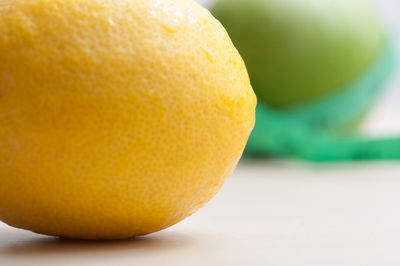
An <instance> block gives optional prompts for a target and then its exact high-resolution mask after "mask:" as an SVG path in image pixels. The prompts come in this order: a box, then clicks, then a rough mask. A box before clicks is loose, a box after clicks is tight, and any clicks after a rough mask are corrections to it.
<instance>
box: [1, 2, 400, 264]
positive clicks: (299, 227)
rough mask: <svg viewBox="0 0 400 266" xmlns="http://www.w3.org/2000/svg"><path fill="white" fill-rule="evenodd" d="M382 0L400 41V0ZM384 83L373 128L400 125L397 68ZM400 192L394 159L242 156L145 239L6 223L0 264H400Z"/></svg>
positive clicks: (392, 130) (399, 167)
mask: <svg viewBox="0 0 400 266" xmlns="http://www.w3.org/2000/svg"><path fill="white" fill-rule="evenodd" d="M199 1H200V2H203V4H204V3H205V4H208V5H209V4H210V3H212V1H213V0H199ZM375 2H377V3H378V4H379V7H380V10H382V12H383V14H384V16H383V17H384V19H385V21H386V23H387V25H388V29H389V32H391V36H392V37H393V40H394V41H397V42H398V43H400V20H399V17H398V12H399V10H400V2H399V1H398V0H375ZM387 87H388V89H387V90H385V91H384V92H383V93H382V95H381V96H380V99H379V100H378V102H377V104H376V105H375V107H374V108H373V110H371V113H370V115H369V118H368V119H367V120H366V122H365V123H364V125H363V126H362V129H363V131H365V132H366V133H367V134H371V135H382V134H386V135H393V134H397V135H398V133H399V132H400V120H399V119H398V117H399V115H400V108H399V104H398V99H399V98H400V89H399V88H400V75H399V71H397V74H394V76H393V79H392V80H391V81H390V82H389V83H388V86H387ZM399 191H400V164H399V163H396V162H381V163H378V162H369V163H342V164H317V165H313V164H306V163H302V162H296V161H275V160H256V161H244V162H242V163H241V164H240V165H239V167H238V168H237V170H236V171H235V173H234V174H233V176H232V177H231V178H230V179H229V180H228V182H227V184H226V185H225V186H224V187H223V189H222V190H221V192H220V193H219V194H218V195H217V196H216V197H215V198H214V199H213V200H212V201H211V202H210V203H209V204H208V205H207V206H206V207H204V208H203V209H201V210H200V211H199V212H197V213H196V214H194V215H193V216H192V217H189V218H188V219H186V220H185V221H183V222H181V223H179V224H177V225H175V226H173V227H172V228H169V229H167V230H164V231H162V232H159V233H155V234H152V235H149V236H147V237H143V238H137V239H133V240H129V241H117V242H87V241H68V240H60V239H58V238H53V237H47V236H41V235H37V234H34V233H31V232H28V231H23V230H18V229H14V228H11V227H8V226H6V225H4V224H1V223H0V265H1V266H3V265H7V266H8V265H17V266H19V265H21V266H24V265H29V266H36V265H38V266H39V265H40V266H46V265H52V266H53V265H61V266H62V265H79V266H81V265H107V266H109V265H118V266H119V265H122V266H123V265H148V266H152V265H154V266H159V265H171V266H172V265H174V266H177V265H193V266H196V265H211V266H212V265H233V266H234V265H271V266H289V265H293V266H303V265H304V266H314V265H316V266H321V265H324V266H330V265H332V266H338V265H340V266H347V265H349V266H361V265H362V266H370V265H371V266H372V265H373V266H377V265H379V266H389V265H390V266H391V265H393V266H398V265H400V252H399V249H400V210H399V207H398V204H399V203H400V193H399Z"/></svg>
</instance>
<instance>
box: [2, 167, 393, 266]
mask: <svg viewBox="0 0 400 266" xmlns="http://www.w3.org/2000/svg"><path fill="white" fill-rule="evenodd" d="M399 203H400V164H399V163H394V162H393V163H389V162H386V163H346V164H317V165H311V164H306V163H303V162H296V161H268V160H259V161H245V162H242V163H241V164H240V165H239V167H238V168H237V170H236V171H235V173H234V174H233V176H232V177H231V178H230V179H229V180H228V182H227V184H226V185H225V186H224V187H223V189H222V190H221V191H220V193H219V194H218V195H217V196H216V197H215V198H214V199H213V200H212V201H211V202H210V203H209V204H208V205H207V206H206V207H204V208H203V209H201V210H200V211H199V212H198V213H196V214H195V215H193V216H192V217H189V218H188V219H186V220H185V221H183V222H181V223H179V224H177V225H175V226H173V227H172V228H170V229H167V230H164V231H162V232H159V233H155V234H152V235H150V236H147V237H142V238H139V239H134V240H129V241H122V242H121V241H117V242H85V241H68V240H60V239H58V238H52V237H47V236H41V235H37V234H34V233H31V232H27V231H23V230H18V229H13V228H11V227H8V226H6V225H4V224H0V265H29V266H36V265H38V266H39V265H40V266H46V265H154V266H159V265H171V266H172V265H174V266H176V265H273V266H288V265H293V266H302V265H304V266H314V265H315V266H321V265H324V266H330V265H332V266H338V265H340V266H347V265H349V266H358V265H359V266H369V265H371V266H372V265H374V266H389V265H393V266H398V265H400V252H399V251H400V209H399V206H398V205H399Z"/></svg>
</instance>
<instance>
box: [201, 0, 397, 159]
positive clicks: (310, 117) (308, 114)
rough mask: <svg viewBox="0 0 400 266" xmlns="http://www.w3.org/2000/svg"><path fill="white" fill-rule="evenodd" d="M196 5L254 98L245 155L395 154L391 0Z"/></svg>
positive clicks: (337, 156)
mask: <svg viewBox="0 0 400 266" xmlns="http://www.w3.org/2000/svg"><path fill="white" fill-rule="evenodd" d="M198 2H199V3H200V4H202V5H204V6H205V7H207V8H208V9H210V11H211V12H212V13H213V15H214V16H216V18H217V19H219V20H220V21H221V23H222V24H223V25H224V26H225V28H226V29H227V31H228V33H229V34H230V36H231V38H232V40H233V42H234V44H235V46H236V47H237V48H238V50H239V52H240V54H241V55H242V57H243V59H244V61H245V63H246V66H247V69H248V71H249V75H250V79H251V82H252V85H253V88H254V90H255V92H256V94H257V96H258V108H257V111H258V112H257V123H256V127H255V129H254V131H253V134H252V136H251V137H250V140H249V143H248V147H247V149H246V152H245V154H246V155H257V156H259V155H261V156H264V157H265V156H273V157H275V156H279V157H282V156H283V157H299V158H303V159H306V160H311V161H343V160H358V159H399V158H400V140H399V139H398V138H397V136H398V135H399V133H400V121H399V120H398V119H396V117H397V116H398V115H399V113H400V108H399V105H398V100H397V99H398V98H399V97H398V96H399V95H400V92H399V85H400V75H399V71H398V68H397V67H396V62H397V55H398V52H399V45H398V43H399V38H400V37H399V36H400V20H399V19H398V15H397V14H398V11H399V10H400V6H399V5H400V3H399V2H398V1H394V0H385V1H358V0H353V1H312V0H308V1H297V0H284V1H274V0H270V1H258V0H251V1H243V0H235V1H227V0H219V1H217V0H208V1H204V0H203V1H201V0H199V1H198Z"/></svg>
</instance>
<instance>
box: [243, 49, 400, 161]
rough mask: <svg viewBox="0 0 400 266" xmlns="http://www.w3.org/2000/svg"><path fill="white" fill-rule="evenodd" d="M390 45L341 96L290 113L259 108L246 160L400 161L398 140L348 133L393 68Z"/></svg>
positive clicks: (306, 105)
mask: <svg viewBox="0 0 400 266" xmlns="http://www.w3.org/2000/svg"><path fill="white" fill-rule="evenodd" d="M395 61H396V60H395V52H394V49H393V47H392V46H391V45H390V44H389V42H386V44H385V46H384V47H383V48H382V51H381V53H380V55H379V56H378V57H377V59H375V61H374V63H373V64H371V65H370V66H369V68H368V69H367V70H366V71H365V72H364V73H363V75H361V76H359V77H358V78H357V79H356V80H354V81H353V82H352V83H350V84H349V85H348V86H345V87H344V88H342V89H341V90H339V93H335V94H332V95H329V96H327V97H324V98H321V99H318V100H316V101H312V102H308V103H306V104H301V105H296V106H294V107H290V108H286V109H273V108H270V107H268V106H267V105H266V104H264V103H262V102H260V101H259V102H258V106H257V109H256V125H255V128H254V130H253V132H252V134H251V136H250V138H249V141H248V144H247V147H246V150H245V154H248V155H263V156H265V155H268V156H293V157H299V158H302V159H306V160H310V161H340V160H361V159H400V137H399V138H386V139H366V138H363V137H360V136H358V135H357V134H356V132H354V131H353V132H347V133H344V132H343V131H342V130H338V129H342V128H346V127H349V125H351V124H353V123H354V122H355V121H357V120H360V118H362V117H363V116H364V114H365V113H366V110H367V109H368V108H369V107H370V106H371V104H372V103H373V101H374V99H375V98H376V96H377V94H378V92H379V91H380V89H381V88H382V85H383V83H384V82H385V81H386V80H387V79H388V76H389V75H390V74H391V73H392V70H393V69H394V66H395Z"/></svg>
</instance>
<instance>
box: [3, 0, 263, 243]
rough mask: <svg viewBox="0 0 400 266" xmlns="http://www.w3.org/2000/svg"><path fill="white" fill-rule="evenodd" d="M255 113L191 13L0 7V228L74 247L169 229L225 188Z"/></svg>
mask: <svg viewBox="0 0 400 266" xmlns="http://www.w3.org/2000/svg"><path fill="white" fill-rule="evenodd" d="M255 105H256V99H255V96H254V94H253V91H252V89H251V86H250V83H249V79H248V75H247V72H246V69H245V66H244V64H243V61H242V59H241V58H240V56H239V54H238V52H237V51H236V49H235V48H234V46H233V45H232V43H231V41H230V39H229V37H228V35H227V33H226V32H225V30H224V28H223V27H222V26H221V25H220V24H219V23H218V21H217V20H215V19H214V18H213V17H212V16H211V15H210V13H209V12H208V11H206V10H205V9H203V8H201V7H200V6H199V5H197V4H196V3H195V2H194V1H192V0H118V1H116V0H74V1H69V0H35V1H32V0H13V1H7V0H3V1H1V2H0V220H2V221H4V222H6V223H8V224H10V225H12V226H15V227H19V228H24V229H29V230H32V231H34V232H38V233H43V234H49V235H56V236H63V237H72V238H83V239H119V238H128V237H132V236H136V235H144V234H148V233H151V232H154V231H157V230H161V229H163V228H166V227H168V226H171V225H173V224H175V223H177V222H178V221H180V220H182V219H183V218H185V217H187V216H188V215H190V214H192V213H193V212H195V211H196V210H197V209H199V208H200V207H201V206H203V205H204V204H205V203H206V202H208V201H209V200H210V198H211V197H212V196H213V195H214V194H215V193H216V192H217V191H218V190H219V189H220V187H221V186H222V184H223V183H224V180H225V179H226V178H227V177H228V176H229V175H230V174H231V172H232V170H233V168H234V167H235V165H236V163H237V161H238V160H239V158H240V156H241V153H242V151H243V149H244V146H245V144H246V141H247V138H248V136H249V133H250V131H251V129H252V128H253V124H254V109H255Z"/></svg>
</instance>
